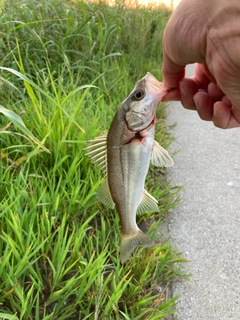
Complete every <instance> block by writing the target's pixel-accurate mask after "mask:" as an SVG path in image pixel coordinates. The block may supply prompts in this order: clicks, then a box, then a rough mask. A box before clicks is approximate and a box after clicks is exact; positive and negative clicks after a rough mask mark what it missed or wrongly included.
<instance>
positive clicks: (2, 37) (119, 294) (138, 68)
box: [0, 0, 182, 320]
mask: <svg viewBox="0 0 240 320" xmlns="http://www.w3.org/2000/svg"><path fill="white" fill-rule="evenodd" d="M168 17H169V12H168V11H167V10H165V9H161V10H160V9H159V10H156V11H152V10H150V9H140V8H139V9H137V10H133V9H131V10H127V9H125V8H124V7H123V6H122V5H121V4H118V6H116V7H113V8H109V7H108V6H106V5H104V3H100V4H91V5H90V4H84V3H83V2H80V1H79V2H71V1H67V0H66V1H56V0H50V1H49V0H43V1H37V0H24V1H12V0H8V1H1V14H0V86H1V90H0V105H1V106H3V107H5V108H7V109H9V110H12V111H14V112H16V113H17V114H18V115H20V117H21V118H22V120H23V121H24V123H25V124H26V126H27V128H28V129H29V130H30V131H31V132H32V133H33V134H34V136H36V137H37V138H38V139H39V140H40V141H41V142H42V143H43V144H44V145H45V147H46V148H48V149H49V150H50V152H51V154H49V153H47V152H45V151H44V150H42V149H41V148H39V147H38V146H37V145H36V144H35V143H34V142H33V141H32V140H31V139H30V138H29V137H28V136H27V135H26V134H25V133H24V132H22V131H21V130H19V128H18V127H16V126H14V125H13V124H12V123H11V122H10V121H9V119H8V118H7V117H6V116H4V115H0V147H1V152H0V176H1V181H0V318H1V319H12V320H17V319H23V320H32V319H44V320H47V319H54V320H55V319H60V320H63V319H131V320H132V319H151V320H154V319H163V318H164V317H166V315H167V314H168V313H169V312H171V310H172V307H173V306H174V301H175V300H176V298H173V299H170V300H168V301H166V300H165V294H164V290H162V291H161V290H158V289H159V288H165V287H166V286H167V284H168V283H169V281H171V279H173V278H174V277H176V276H180V275H181V273H180V271H179V267H178V263H179V262H181V261H182V260H181V258H180V256H179V255H178V254H176V253H174V252H172V250H171V246H170V245H169V244H168V243H160V244H159V246H158V247H156V248H153V249H149V250H144V249H142V250H138V251H136V253H135V255H134V257H133V258H132V259H131V260H130V261H129V262H128V263H127V264H126V265H124V266H121V264H120V262H119V232H120V230H119V219H118V216H117V214H116V212H115V211H112V210H108V209H107V208H105V207H103V206H102V205H100V204H99V203H97V202H96V197H95V193H96V191H97V189H98V187H99V186H100V184H101V182H102V181H103V176H102V175H101V173H100V170H98V168H96V167H95V166H93V165H92V164H90V162H89V159H88V158H87V157H86V156H84V152H83V150H82V149H83V148H84V147H85V141H86V140H89V139H91V138H93V137H95V136H97V135H99V134H101V133H103V132H105V131H106V130H107V128H108V127H109V124H110V122H111V119H112V117H113V115H114V113H115V112H116V109H117V107H118V106H119V103H120V102H121V101H122V100H123V99H124V98H125V97H126V95H127V94H128V93H129V91H130V90H131V89H132V86H133V84H134V83H135V81H136V80H138V79H139V78H141V77H142V76H144V75H145V73H146V72H147V71H150V72H151V73H153V74H154V75H155V76H156V77H157V78H159V79H160V74H159V70H160V66H159V63H160V61H161V35H162V30H163V28H164V25H165V23H166V21H167V19H168ZM163 116H164V108H163V107H162V108H159V112H158V122H157V137H156V139H157V140H158V141H159V142H160V143H161V144H162V145H163V146H164V147H167V146H168V145H169V143H170V142H171V137H170V136H169V134H168V128H167V127H166V125H165V122H164V117H163ZM147 184H148V190H149V189H150V191H151V192H152V194H153V195H154V196H155V197H156V198H157V199H159V201H160V211H161V212H160V214H159V215H158V217H157V219H155V220H154V219H153V217H152V214H148V215H145V216H144V217H140V220H141V221H143V220H144V219H149V218H152V220H154V223H153V224H152V226H151V228H150V231H149V233H150V235H151V236H152V237H153V238H154V237H155V238H156V229H157V226H158V224H159V221H160V220H161V218H162V217H163V216H164V215H165V214H166V213H167V211H168V210H169V209H170V208H171V207H173V206H174V205H175V204H176V201H177V200H176V192H177V189H175V188H172V187H171V186H169V185H168V182H167V179H166V175H165V171H164V170H158V171H156V170H154V169H153V168H152V169H151V170H150V174H149V178H148V181H147ZM151 189H152V190H151Z"/></svg>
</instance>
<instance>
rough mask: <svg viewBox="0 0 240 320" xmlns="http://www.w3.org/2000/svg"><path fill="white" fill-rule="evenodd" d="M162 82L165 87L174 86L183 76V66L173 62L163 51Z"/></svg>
mask: <svg viewBox="0 0 240 320" xmlns="http://www.w3.org/2000/svg"><path fill="white" fill-rule="evenodd" d="M162 76H163V84H164V85H165V86H166V87H167V88H176V87H177V86H178V84H179V81H180V80H181V79H182V78H184V76H185V66H183V65H178V64H176V63H174V62H173V61H172V60H171V59H170V58H169V57H168V55H167V54H165V53H164V56H163V64H162Z"/></svg>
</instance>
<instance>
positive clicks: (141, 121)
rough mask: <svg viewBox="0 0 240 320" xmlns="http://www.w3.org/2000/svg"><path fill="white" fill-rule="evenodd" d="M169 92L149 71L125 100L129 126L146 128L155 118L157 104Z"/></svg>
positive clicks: (133, 128)
mask: <svg viewBox="0 0 240 320" xmlns="http://www.w3.org/2000/svg"><path fill="white" fill-rule="evenodd" d="M167 92H168V91H167V88H166V87H164V86H163V84H162V83H161V82H159V81H158V80H157V79H156V78H155V77H154V76H153V75H152V74H151V73H149V72H148V73H147V74H146V75H145V77H143V78H142V79H141V80H139V81H138V82H137V84H136V85H135V87H134V89H133V90H132V92H131V93H130V95H129V96H128V97H127V99H126V100H125V101H124V102H123V107H124V110H125V111H126V118H125V119H126V123H127V126H128V128H129V129H130V130H132V131H142V130H144V129H146V128H147V127H148V126H149V125H150V124H151V123H152V122H153V121H154V120H155V116H156V109H157V105H158V103H159V102H160V101H161V100H162V98H163V96H164V95H165V94H166V93H167Z"/></svg>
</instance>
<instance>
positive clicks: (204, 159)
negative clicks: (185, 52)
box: [168, 66, 240, 320]
mask: <svg viewBox="0 0 240 320" xmlns="http://www.w3.org/2000/svg"><path fill="white" fill-rule="evenodd" d="M189 72H190V75H191V74H193V66H190V67H189V69H188V75H189ZM175 122H177V126H175V128H174V129H173V133H174V135H175V137H176V141H175V142H174V143H173V144H172V146H171V149H172V150H180V151H179V153H178V154H176V155H175V156H174V162H175V166H174V167H173V168H171V169H169V170H168V171H169V172H170V178H171V181H172V185H185V187H184V189H183V190H182V192H181V198H182V203H181V204H180V205H179V206H178V207H177V208H175V209H174V210H173V213H171V214H170V216H169V232H170V239H171V243H172V244H173V246H174V247H175V248H176V249H177V250H178V251H180V252H182V256H183V257H185V258H186V259H187V260H189V262H188V263H186V264H185V265H184V270H185V271H186V273H189V274H192V276H191V277H190V279H191V282H186V281H181V282H178V283H175V284H174V285H173V289H172V291H173V292H172V294H173V295H177V294H179V295H180V298H179V302H178V305H177V308H178V312H177V313H176V314H175V315H174V317H173V318H174V320H240V128H239V129H231V130H221V129H218V128H215V127H214V126H213V124H212V123H210V122H205V121H202V120H201V119H200V118H199V117H198V115H197V113H196V112H194V111H189V110H185V109H183V107H182V106H181V104H180V103H177V102H174V103H172V104H171V105H170V107H169V116H168V123H169V124H173V123H175Z"/></svg>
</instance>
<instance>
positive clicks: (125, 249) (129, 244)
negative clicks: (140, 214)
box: [120, 229, 155, 263]
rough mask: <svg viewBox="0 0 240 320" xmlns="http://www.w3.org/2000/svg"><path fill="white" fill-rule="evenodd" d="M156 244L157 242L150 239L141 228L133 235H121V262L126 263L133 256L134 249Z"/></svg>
mask: <svg viewBox="0 0 240 320" xmlns="http://www.w3.org/2000/svg"><path fill="white" fill-rule="evenodd" d="M154 246H155V242H154V241H153V240H152V239H150V238H149V237H148V236H147V235H146V234H145V233H143V232H142V231H141V230H140V229H139V231H138V232H137V233H136V234H134V235H133V236H125V235H121V244H120V260H121V263H125V262H126V261H127V260H128V259H129V258H130V256H131V253H132V252H133V250H134V249H135V248H137V247H145V248H152V247H154Z"/></svg>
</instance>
